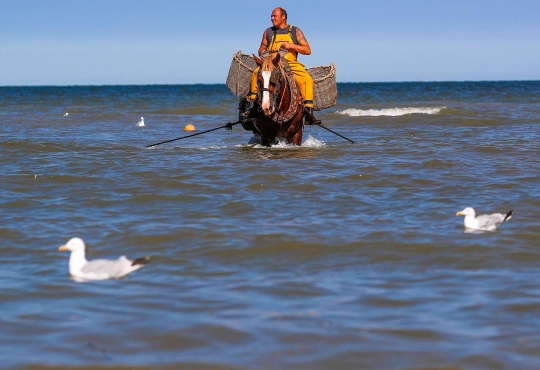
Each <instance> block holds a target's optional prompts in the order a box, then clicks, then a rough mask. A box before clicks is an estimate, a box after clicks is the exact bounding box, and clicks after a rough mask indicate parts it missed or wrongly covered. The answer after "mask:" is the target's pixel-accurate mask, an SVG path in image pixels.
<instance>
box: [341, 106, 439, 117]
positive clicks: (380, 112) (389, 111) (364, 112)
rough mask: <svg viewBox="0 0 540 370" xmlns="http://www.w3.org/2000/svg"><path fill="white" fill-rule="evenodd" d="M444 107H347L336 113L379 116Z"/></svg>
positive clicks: (421, 111)
mask: <svg viewBox="0 0 540 370" xmlns="http://www.w3.org/2000/svg"><path fill="white" fill-rule="evenodd" d="M445 108H446V107H425V108H422V107H418V108H414V107H411V108H381V109H354V108H349V109H345V110H342V111H337V112H336V113H337V114H343V115H345V116H351V117H379V116H391V117H397V116H404V115H406V114H438V113H440V112H441V111H442V110H443V109H445Z"/></svg>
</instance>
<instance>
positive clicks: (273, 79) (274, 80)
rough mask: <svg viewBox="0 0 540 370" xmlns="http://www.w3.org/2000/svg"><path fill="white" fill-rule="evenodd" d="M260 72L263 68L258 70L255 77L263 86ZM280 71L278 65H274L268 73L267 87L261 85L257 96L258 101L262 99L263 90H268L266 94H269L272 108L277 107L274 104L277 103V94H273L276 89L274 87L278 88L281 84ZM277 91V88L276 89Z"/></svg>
mask: <svg viewBox="0 0 540 370" xmlns="http://www.w3.org/2000/svg"><path fill="white" fill-rule="evenodd" d="M262 72H263V70H262V69H261V70H259V74H258V76H257V79H258V80H259V82H262V83H263V86H264V80H263V78H262V75H261V74H262ZM280 77H281V73H280V70H279V67H276V68H274V70H272V72H271V74H270V81H268V82H269V83H268V87H262V88H260V89H259V94H258V95H259V96H258V100H259V101H262V94H263V92H265V91H268V94H270V102H271V103H270V106H271V107H273V108H274V110H275V108H277V107H276V105H277V98H278V94H275V95H274V91H276V88H279V87H280V86H281V78H280ZM278 91H279V90H278Z"/></svg>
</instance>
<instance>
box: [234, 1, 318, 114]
mask: <svg viewBox="0 0 540 370" xmlns="http://www.w3.org/2000/svg"><path fill="white" fill-rule="evenodd" d="M270 19H271V20H272V24H273V26H272V27H270V28H268V29H266V30H265V31H264V33H263V37H262V41H261V46H260V47H259V56H261V57H265V56H267V55H268V53H270V55H271V56H272V57H275V56H276V54H277V53H278V51H279V49H282V50H283V49H285V50H286V51H287V54H285V59H286V60H287V62H288V63H289V66H290V67H291V72H292V74H293V76H294V79H295V80H296V83H297V84H298V87H299V89H300V93H301V94H302V97H303V99H304V116H305V119H306V123H307V124H310V125H312V124H320V123H321V121H320V120H318V119H317V118H315V116H314V115H313V78H311V76H310V75H309V73H308V72H307V71H306V69H305V67H304V65H303V64H302V63H299V62H298V61H297V59H296V57H297V55H298V53H300V54H304V55H309V54H311V48H310V46H309V44H308V42H307V40H306V38H305V37H304V34H303V32H302V31H301V30H300V28H298V27H295V26H291V25H288V24H287V12H286V11H285V9H283V8H276V9H274V11H273V12H272V15H271V17H270ZM259 70H260V67H257V68H255V70H254V71H253V74H252V76H251V89H250V94H249V97H248V99H249V101H250V107H251V110H252V109H254V105H255V102H256V101H257V95H258V92H259V91H258V85H257V76H258V73H259ZM249 115H250V111H249V110H248V111H247V112H246V113H245V114H244V116H245V117H246V118H247V117H248V116H249Z"/></svg>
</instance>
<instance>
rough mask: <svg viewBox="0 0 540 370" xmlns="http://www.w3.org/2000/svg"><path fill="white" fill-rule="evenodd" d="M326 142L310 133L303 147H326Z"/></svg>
mask: <svg viewBox="0 0 540 370" xmlns="http://www.w3.org/2000/svg"><path fill="white" fill-rule="evenodd" d="M325 145H326V144H325V143H324V141H322V140H318V139H315V138H314V137H313V136H311V135H309V136H308V138H307V139H306V141H304V142H303V143H302V146H303V147H306V148H317V149H320V148H322V147H324V146H325Z"/></svg>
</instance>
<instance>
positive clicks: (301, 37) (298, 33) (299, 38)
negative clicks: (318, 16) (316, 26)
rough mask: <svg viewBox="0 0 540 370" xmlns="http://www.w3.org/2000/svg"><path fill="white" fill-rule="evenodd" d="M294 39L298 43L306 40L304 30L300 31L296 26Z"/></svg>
mask: <svg viewBox="0 0 540 370" xmlns="http://www.w3.org/2000/svg"><path fill="white" fill-rule="evenodd" d="M296 40H297V41H298V43H299V44H302V42H307V39H306V37H305V36H304V32H302V30H301V29H300V28H298V27H296Z"/></svg>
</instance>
